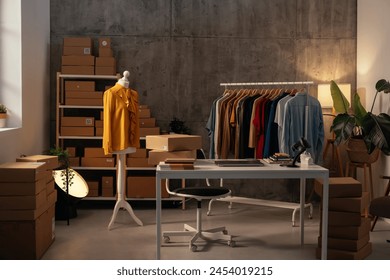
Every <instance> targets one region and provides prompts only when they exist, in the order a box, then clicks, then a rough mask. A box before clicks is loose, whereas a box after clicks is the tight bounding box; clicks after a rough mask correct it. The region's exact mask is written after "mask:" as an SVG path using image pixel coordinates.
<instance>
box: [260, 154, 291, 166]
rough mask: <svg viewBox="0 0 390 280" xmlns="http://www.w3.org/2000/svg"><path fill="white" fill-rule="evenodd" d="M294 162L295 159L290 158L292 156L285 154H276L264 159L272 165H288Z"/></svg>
mask: <svg viewBox="0 0 390 280" xmlns="http://www.w3.org/2000/svg"><path fill="white" fill-rule="evenodd" d="M292 160H293V159H292V158H291V157H290V155H289V154H285V153H275V154H273V155H272V156H270V157H269V158H265V159H264V161H265V162H267V163H272V164H286V163H291V162H292Z"/></svg>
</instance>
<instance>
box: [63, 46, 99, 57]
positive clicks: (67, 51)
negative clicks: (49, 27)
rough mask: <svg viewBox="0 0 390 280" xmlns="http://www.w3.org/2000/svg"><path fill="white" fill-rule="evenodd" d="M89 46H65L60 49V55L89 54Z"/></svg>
mask: <svg viewBox="0 0 390 280" xmlns="http://www.w3.org/2000/svg"><path fill="white" fill-rule="evenodd" d="M91 54H92V52H91V48H90V47H67V46H64V47H63V49H62V55H91Z"/></svg>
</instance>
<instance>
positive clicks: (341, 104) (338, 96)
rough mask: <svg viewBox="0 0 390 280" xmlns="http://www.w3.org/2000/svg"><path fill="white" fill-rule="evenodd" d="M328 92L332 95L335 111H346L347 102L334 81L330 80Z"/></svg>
mask: <svg viewBox="0 0 390 280" xmlns="http://www.w3.org/2000/svg"><path fill="white" fill-rule="evenodd" d="M330 93H331V95H332V99H333V108H334V109H335V111H336V112H337V113H347V112H348V108H349V102H348V100H347V98H346V97H345V96H344V94H343V93H342V92H341V90H340V88H339V86H338V85H337V84H336V82H335V81H330Z"/></svg>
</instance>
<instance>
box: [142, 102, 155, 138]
mask: <svg viewBox="0 0 390 280" xmlns="http://www.w3.org/2000/svg"><path fill="white" fill-rule="evenodd" d="M138 117H139V134H140V137H145V136H146V135H158V134H160V127H158V126H156V119H155V118H153V117H152V113H151V111H150V108H149V107H148V105H140V106H139V113H138Z"/></svg>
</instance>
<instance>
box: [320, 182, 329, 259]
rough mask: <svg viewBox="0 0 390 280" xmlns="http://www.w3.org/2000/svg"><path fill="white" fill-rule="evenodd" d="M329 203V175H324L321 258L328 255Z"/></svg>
mask: <svg viewBox="0 0 390 280" xmlns="http://www.w3.org/2000/svg"><path fill="white" fill-rule="evenodd" d="M328 203H329V176H324V178H323V185H322V232H321V259H322V260H326V259H327V257H328Z"/></svg>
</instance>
